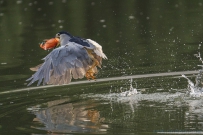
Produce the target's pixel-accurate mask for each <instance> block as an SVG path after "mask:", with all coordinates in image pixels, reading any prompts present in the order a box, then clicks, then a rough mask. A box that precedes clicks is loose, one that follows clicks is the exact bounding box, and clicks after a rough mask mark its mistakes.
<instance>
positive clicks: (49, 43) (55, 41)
mask: <svg viewBox="0 0 203 135" xmlns="http://www.w3.org/2000/svg"><path fill="white" fill-rule="evenodd" d="M59 43H60V42H59V38H57V37H55V38H51V39H45V40H44V41H43V42H42V43H41V44H40V47H41V48H42V49H44V50H48V49H52V48H56V47H57V46H58V45H59Z"/></svg>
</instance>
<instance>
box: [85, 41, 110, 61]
mask: <svg viewBox="0 0 203 135" xmlns="http://www.w3.org/2000/svg"><path fill="white" fill-rule="evenodd" d="M87 41H88V42H89V43H90V44H92V45H93V46H94V49H93V51H94V52H95V53H96V55H98V56H99V57H101V58H103V59H107V57H106V55H105V54H104V53H103V51H102V46H101V45H99V44H98V43H97V42H96V41H94V40H92V39H87Z"/></svg>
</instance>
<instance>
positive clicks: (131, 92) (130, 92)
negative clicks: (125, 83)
mask: <svg viewBox="0 0 203 135" xmlns="http://www.w3.org/2000/svg"><path fill="white" fill-rule="evenodd" d="M132 83H133V79H132V78H131V79H130V89H129V90H127V91H125V92H121V93H120V94H119V96H121V97H128V96H132V95H135V94H141V93H140V92H138V91H137V89H136V88H133V85H132Z"/></svg>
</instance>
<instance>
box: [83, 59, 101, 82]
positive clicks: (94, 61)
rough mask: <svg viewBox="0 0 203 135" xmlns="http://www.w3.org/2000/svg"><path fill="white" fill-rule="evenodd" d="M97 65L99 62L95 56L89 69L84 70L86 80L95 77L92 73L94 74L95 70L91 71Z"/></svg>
mask: <svg viewBox="0 0 203 135" xmlns="http://www.w3.org/2000/svg"><path fill="white" fill-rule="evenodd" d="M97 65H99V62H98V60H96V59H95V58H94V59H93V64H92V66H91V67H90V69H88V70H87V72H86V75H85V76H86V78H87V79H88V80H90V79H93V80H94V79H95V78H96V77H95V76H94V74H95V72H94V71H93V69H94V68H95V67H96V66H97Z"/></svg>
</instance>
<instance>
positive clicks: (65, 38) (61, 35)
mask: <svg viewBox="0 0 203 135" xmlns="http://www.w3.org/2000/svg"><path fill="white" fill-rule="evenodd" d="M55 38H58V39H59V42H60V45H61V46H63V45H66V44H67V43H68V42H69V40H70V39H71V38H73V36H72V35H71V34H70V33H68V32H66V31H61V32H58V33H57V34H56V36H55Z"/></svg>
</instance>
